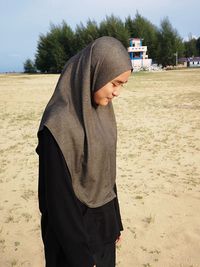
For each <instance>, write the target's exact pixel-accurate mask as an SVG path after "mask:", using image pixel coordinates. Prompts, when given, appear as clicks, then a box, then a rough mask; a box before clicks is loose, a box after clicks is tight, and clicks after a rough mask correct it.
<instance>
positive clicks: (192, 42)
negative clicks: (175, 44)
mask: <svg viewBox="0 0 200 267" xmlns="http://www.w3.org/2000/svg"><path fill="white" fill-rule="evenodd" d="M188 39H189V40H188V41H186V42H184V46H185V56H186V57H195V56H198V55H200V53H199V49H200V47H199V49H198V43H197V39H195V38H194V37H192V35H191V34H190V35H189V38H188ZM198 42H199V41H198Z"/></svg>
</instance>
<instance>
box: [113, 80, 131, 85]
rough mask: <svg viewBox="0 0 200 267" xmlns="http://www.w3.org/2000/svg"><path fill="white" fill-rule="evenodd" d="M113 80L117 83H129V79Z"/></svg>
mask: <svg viewBox="0 0 200 267" xmlns="http://www.w3.org/2000/svg"><path fill="white" fill-rule="evenodd" d="M112 82H117V83H121V84H122V83H127V82H128V81H120V80H113V81H112Z"/></svg>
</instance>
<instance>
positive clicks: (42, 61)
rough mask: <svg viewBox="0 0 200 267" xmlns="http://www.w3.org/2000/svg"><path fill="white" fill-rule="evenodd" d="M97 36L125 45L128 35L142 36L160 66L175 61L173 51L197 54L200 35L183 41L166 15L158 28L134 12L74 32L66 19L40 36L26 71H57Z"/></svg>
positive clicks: (77, 28) (198, 53) (85, 26)
mask: <svg viewBox="0 0 200 267" xmlns="http://www.w3.org/2000/svg"><path fill="white" fill-rule="evenodd" d="M100 36H112V37H115V38H117V39H118V40H120V41H121V42H122V43H123V44H124V46H125V47H127V46H128V40H129V38H131V37H132V38H133V37H134V38H141V39H143V45H146V46H148V55H149V58H152V59H153V61H154V62H156V63H159V64H162V65H163V66H166V65H174V64H175V53H176V52H177V53H178V57H181V56H186V57H188V56H192V55H194V56H196V55H200V38H198V39H197V40H196V39H194V38H191V39H190V40H189V41H188V42H184V43H183V40H182V38H181V37H180V36H179V34H178V32H177V30H175V29H174V28H173V27H172V25H171V23H170V22H169V20H168V18H164V19H163V20H162V21H161V25H160V27H159V28H158V27H156V26H155V25H154V24H152V23H151V22H150V21H149V20H147V19H146V18H144V17H142V16H141V15H140V14H139V13H138V12H137V13H136V15H135V17H134V18H131V17H130V16H128V17H127V18H126V19H125V22H123V21H122V20H121V19H120V18H119V17H116V16H114V15H111V16H106V18H105V19H104V20H103V21H101V22H100V24H99V25H98V24H97V23H96V21H94V20H90V19H89V20H88V21H87V23H86V25H83V24H82V23H80V24H79V25H77V27H76V30H75V32H73V31H72V29H71V28H70V27H69V26H68V25H67V24H66V22H65V21H63V22H62V23H61V25H54V24H51V25H50V31H49V32H48V33H47V34H46V35H44V34H42V35H40V37H39V41H38V45H37V52H36V57H35V65H34V63H33V62H31V64H30V62H26V70H28V71H30V70H31V71H33V70H34V68H35V66H36V68H37V69H38V70H39V71H41V72H46V73H60V72H61V71H62V69H63V67H64V65H65V63H66V61H67V60H68V59H69V58H70V57H72V56H73V55H75V54H76V53H77V52H78V51H80V50H81V49H83V48H84V47H85V46H87V45H88V44H89V43H90V42H92V41H93V40H95V39H97V38H98V37H100ZM27 63H29V64H27ZM27 66H28V68H27ZM31 66H32V67H33V68H32V69H31Z"/></svg>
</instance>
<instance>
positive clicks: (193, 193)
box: [0, 69, 200, 267]
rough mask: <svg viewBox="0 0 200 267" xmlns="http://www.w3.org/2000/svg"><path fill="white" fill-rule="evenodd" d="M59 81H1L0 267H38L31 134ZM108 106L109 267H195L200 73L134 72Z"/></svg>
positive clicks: (199, 235)
mask: <svg viewBox="0 0 200 267" xmlns="http://www.w3.org/2000/svg"><path fill="white" fill-rule="evenodd" d="M58 77H59V76H58V75H22V74H21V75H18V74H12V75H11V74H10V75H8V74H7V75H5V74H1V75H0V114H1V115H0V125H1V126H0V134H1V139H0V162H1V165H0V192H1V194H0V266H1V267H7V266H23V267H28V266H31V267H43V266H44V254H43V244H42V242H41V234H40V214H39V211H38V201H37V178H38V157H37V154H36V153H35V147H36V145H37V137H36V132H37V128H38V126H39V121H40V118H41V114H42V112H43V110H44V108H45V105H46V103H47V101H48V100H49V98H50V96H51V94H52V92H53V90H54V87H55V85H56V82H57V80H58ZM113 103H114V108H115V113H116V118H117V124H118V153H117V184H118V195H119V201H120V207H121V215H122V220H123V225H124V231H123V232H122V240H121V241H120V242H119V243H118V246H117V265H116V266H117V267H150V266H153V267H154V266H155V267H157V266H159V267H199V266H200V255H199V251H200V164H199V161H200V69H186V70H177V71H164V72H156V73H146V72H145V73H137V74H133V76H132V77H131V78H130V81H129V84H128V86H127V88H124V89H123V90H122V92H121V95H120V96H119V97H118V98H117V99H116V100H114V101H113ZM83 267H84V266H83Z"/></svg>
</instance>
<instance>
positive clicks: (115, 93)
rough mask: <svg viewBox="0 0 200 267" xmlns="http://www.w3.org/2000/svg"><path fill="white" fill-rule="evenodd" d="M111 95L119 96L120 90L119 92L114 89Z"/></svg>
mask: <svg viewBox="0 0 200 267" xmlns="http://www.w3.org/2000/svg"><path fill="white" fill-rule="evenodd" d="M112 94H113V96H119V94H120V92H119V90H115V91H113V93H112Z"/></svg>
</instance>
